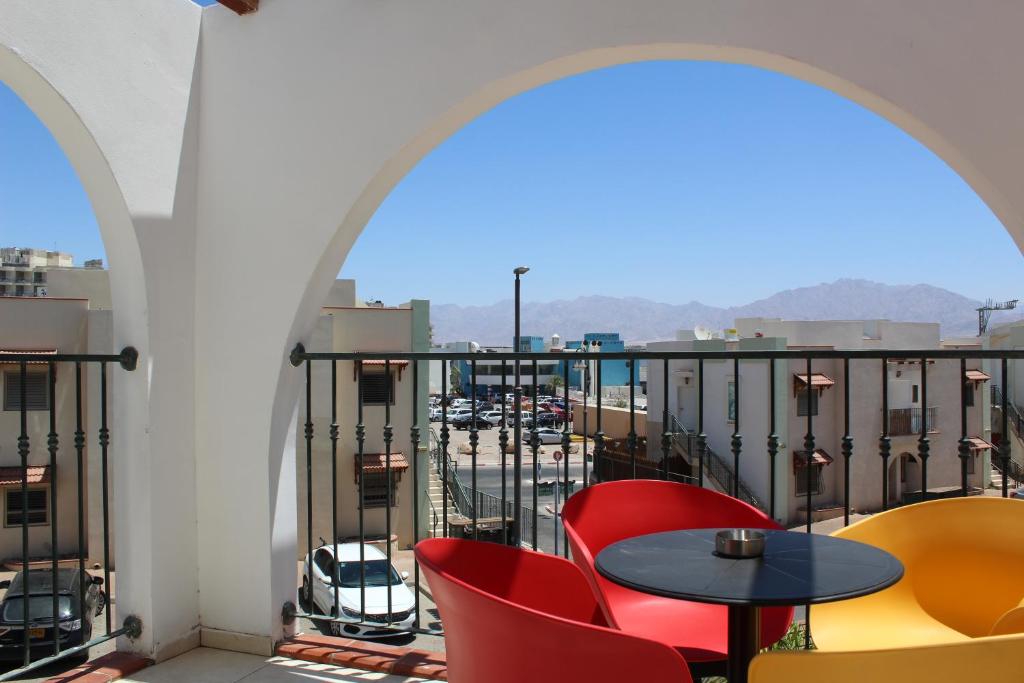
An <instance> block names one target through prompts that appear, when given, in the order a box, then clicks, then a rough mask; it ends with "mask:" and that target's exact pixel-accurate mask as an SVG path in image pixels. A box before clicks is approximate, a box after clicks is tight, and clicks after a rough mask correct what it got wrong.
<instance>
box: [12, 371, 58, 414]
mask: <svg viewBox="0 0 1024 683" xmlns="http://www.w3.org/2000/svg"><path fill="white" fill-rule="evenodd" d="M25 377H26V382H25V409H26V410H49V409H50V381H49V379H50V375H49V373H48V372H46V371H45V370H44V371H43V372H38V371H31V370H30V371H29V372H28V373H27V374H26V375H25ZM4 410H21V370H9V371H7V372H5V373H4Z"/></svg>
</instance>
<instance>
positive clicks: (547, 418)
mask: <svg viewBox="0 0 1024 683" xmlns="http://www.w3.org/2000/svg"><path fill="white" fill-rule="evenodd" d="M561 423H562V416H561V415H556V414H555V413H549V412H543V413H537V426H538V427H554V426H555V425H558V424H561Z"/></svg>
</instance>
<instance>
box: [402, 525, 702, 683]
mask: <svg viewBox="0 0 1024 683" xmlns="http://www.w3.org/2000/svg"><path fill="white" fill-rule="evenodd" d="M416 559H417V560H419V563H420V567H421V568H422V570H423V573H424V575H425V576H426V578H427V583H428V584H430V589H431V591H432V593H433V597H434V601H435V602H436V603H437V609H438V611H439V612H440V615H441V621H442V623H443V624H444V631H445V650H446V654H447V663H448V677H449V678H448V680H450V681H452V683H477V682H480V681H486V682H487V683H523V682H524V681H525V682H527V683H544V682H545V681H551V683H564V682H565V681H586V682H587V683H605V682H607V683H621V681H630V680H640V681H664V682H666V683H668V682H672V683H677V682H679V683H686V682H689V681H691V680H692V679H691V678H690V672H689V670H688V669H687V666H686V660H684V659H683V658H682V657H681V656H680V655H679V653H678V652H676V651H675V650H674V649H672V648H671V647H667V646H666V645H664V644H662V643H658V642H654V641H651V640H645V639H643V638H638V637H636V636H633V635H629V634H626V633H623V632H621V631H617V630H614V629H610V628H608V627H607V626H606V624H605V622H604V618H603V617H602V616H601V609H600V607H598V605H597V601H596V600H595V599H594V595H593V593H592V592H591V591H590V587H589V586H588V585H587V581H586V579H585V578H584V577H583V574H582V573H580V570H579V569H578V568H577V567H576V566H575V565H573V563H572V562H569V561H568V560H563V559H561V558H559V557H555V556H551V555H542V554H540V553H535V552H532V551H529V550H518V549H516V548H509V547H507V546H502V545H497V544H494V543H482V542H475V541H463V540H458V539H453V538H434V539H429V540H425V541H420V542H419V543H418V544H417V545H416Z"/></svg>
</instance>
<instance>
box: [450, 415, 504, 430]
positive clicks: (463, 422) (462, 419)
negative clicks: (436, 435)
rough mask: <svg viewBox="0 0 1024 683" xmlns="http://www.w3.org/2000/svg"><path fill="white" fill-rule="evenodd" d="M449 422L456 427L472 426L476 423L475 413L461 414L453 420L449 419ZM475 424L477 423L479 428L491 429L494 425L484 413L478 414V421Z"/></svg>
mask: <svg viewBox="0 0 1024 683" xmlns="http://www.w3.org/2000/svg"><path fill="white" fill-rule="evenodd" d="M449 423H450V424H451V426H452V427H455V428H456V429H469V428H470V426H472V425H473V424H474V422H473V415H472V413H467V414H465V415H460V416H458V417H457V418H455V419H453V420H449ZM475 424H476V428H477V429H490V428H491V427H493V426H494V425H492V424H491V423H490V422H489V421H488V420H486V419H485V418H484V417H483V416H482V415H477V416H476V423H475Z"/></svg>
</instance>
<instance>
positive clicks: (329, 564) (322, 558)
mask: <svg viewBox="0 0 1024 683" xmlns="http://www.w3.org/2000/svg"><path fill="white" fill-rule="evenodd" d="M313 561H314V562H315V563H316V566H317V567H319V568H320V571H321V572H323V574H324V575H325V576H333V575H334V558H333V557H331V553H330V552H329V551H327V550H324V549H322V548H321V549H320V550H318V551H316V555H314V556H313Z"/></svg>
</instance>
